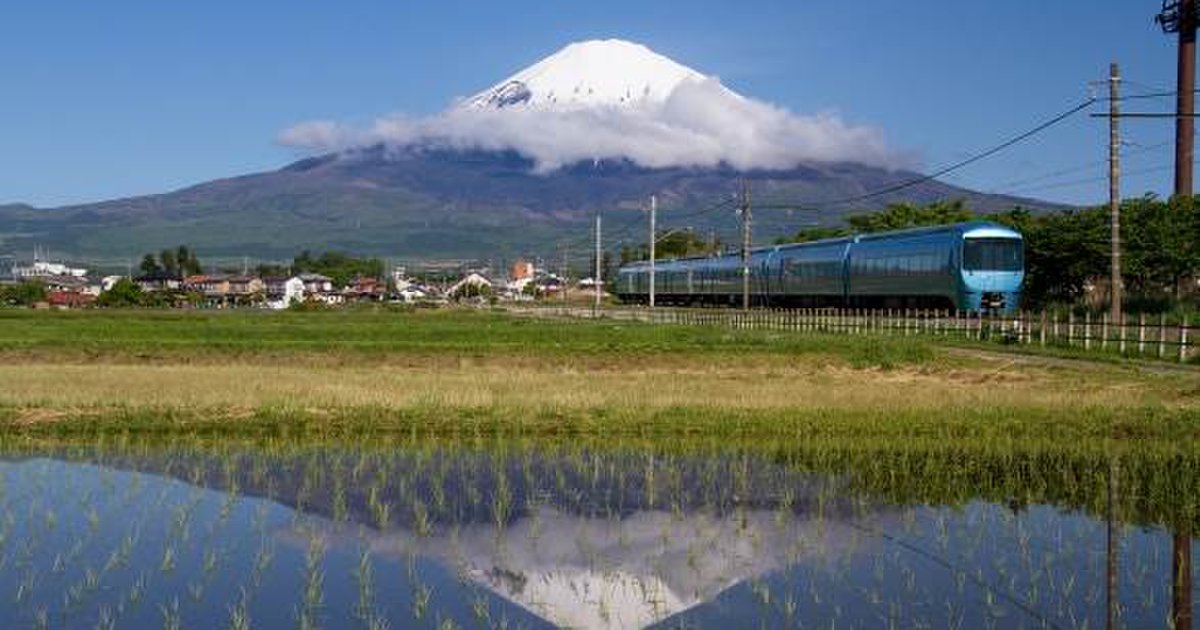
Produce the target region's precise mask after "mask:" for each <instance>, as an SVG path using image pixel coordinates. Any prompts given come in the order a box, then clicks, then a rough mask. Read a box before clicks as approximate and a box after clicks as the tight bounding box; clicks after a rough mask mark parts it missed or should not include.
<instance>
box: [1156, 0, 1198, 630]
mask: <svg viewBox="0 0 1200 630" xmlns="http://www.w3.org/2000/svg"><path fill="white" fill-rule="evenodd" d="M1154 21H1156V22H1158V23H1159V25H1160V26H1162V29H1163V32H1164V33H1179V51H1178V57H1177V60H1176V62H1175V72H1176V74H1175V196H1176V197H1187V198H1188V199H1189V201H1190V199H1191V197H1192V166H1193V163H1192V162H1193V157H1194V154H1195V144H1194V142H1195V138H1194V137H1193V134H1194V133H1195V120H1194V118H1193V117H1194V116H1195V112H1196V98H1195V93H1196V0H1163V7H1162V13H1159V14H1158V16H1157V17H1155V18H1154ZM1171 546H1172V554H1171V557H1172V561H1171V572H1172V579H1171V599H1172V605H1171V609H1172V612H1171V621H1172V622H1173V624H1174V626H1175V627H1176V628H1190V627H1192V536H1191V532H1189V531H1187V529H1185V528H1183V527H1181V528H1180V529H1178V530H1176V531H1174V532H1172V540H1171Z"/></svg>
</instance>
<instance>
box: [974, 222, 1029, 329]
mask: <svg viewBox="0 0 1200 630" xmlns="http://www.w3.org/2000/svg"><path fill="white" fill-rule="evenodd" d="M959 260H960V261H961V264H960V265H959V267H960V269H959V274H960V276H961V278H962V280H961V289H960V292H959V308H962V309H964V310H968V311H982V312H992V313H1011V312H1014V311H1016V310H1017V308H1018V307H1019V306H1020V303H1021V286H1022V284H1023V283H1024V282H1025V246H1024V241H1023V240H1022V238H1021V234H1020V233H1019V232H1016V231H1014V230H1012V229H1009V228H1007V227H1004V226H1002V225H998V224H994V223H978V224H967V225H964V226H963V231H962V255H961V256H960V257H959Z"/></svg>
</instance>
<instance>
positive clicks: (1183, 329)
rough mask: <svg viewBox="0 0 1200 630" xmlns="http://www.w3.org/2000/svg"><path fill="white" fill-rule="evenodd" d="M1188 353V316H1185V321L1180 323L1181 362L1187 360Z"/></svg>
mask: <svg viewBox="0 0 1200 630" xmlns="http://www.w3.org/2000/svg"><path fill="white" fill-rule="evenodd" d="M1187 355H1188V318H1187V316H1186V315H1184V317H1183V323H1182V324H1180V325H1179V362H1180V363H1183V362H1185V361H1187Z"/></svg>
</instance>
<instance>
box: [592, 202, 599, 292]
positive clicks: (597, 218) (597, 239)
mask: <svg viewBox="0 0 1200 630" xmlns="http://www.w3.org/2000/svg"><path fill="white" fill-rule="evenodd" d="M593 280H595V282H594V283H593V284H594V286H595V288H596V302H595V304H594V305H593V306H592V314H593V315H595V314H596V310H597V309H599V308H600V213H599V212H597V213H596V275H595V277H594V278H593Z"/></svg>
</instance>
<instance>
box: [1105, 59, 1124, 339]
mask: <svg viewBox="0 0 1200 630" xmlns="http://www.w3.org/2000/svg"><path fill="white" fill-rule="evenodd" d="M1120 82H1121V72H1120V70H1119V69H1118V68H1117V64H1116V63H1115V62H1114V63H1113V64H1112V65H1110V66H1109V67H1108V214H1109V218H1110V220H1111V223H1112V234H1111V240H1112V257H1111V261H1110V262H1111V264H1110V271H1111V273H1112V275H1111V277H1110V284H1111V288H1110V290H1109V296H1110V298H1111V299H1110V300H1109V302H1111V304H1110V308H1111V317H1112V321H1113V324H1115V325H1117V326H1120V325H1121V321H1122V319H1121V318H1122V315H1121V303H1122V298H1123V296H1122V294H1123V291H1122V288H1123V287H1122V286H1121V187H1120V175H1121V162H1120V160H1121V139H1120V134H1119V130H1118V127H1117V125H1118V122H1117V121H1118V114H1119V113H1120V112H1119V106H1118V104H1117V93H1118V86H1119V84H1120Z"/></svg>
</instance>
